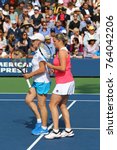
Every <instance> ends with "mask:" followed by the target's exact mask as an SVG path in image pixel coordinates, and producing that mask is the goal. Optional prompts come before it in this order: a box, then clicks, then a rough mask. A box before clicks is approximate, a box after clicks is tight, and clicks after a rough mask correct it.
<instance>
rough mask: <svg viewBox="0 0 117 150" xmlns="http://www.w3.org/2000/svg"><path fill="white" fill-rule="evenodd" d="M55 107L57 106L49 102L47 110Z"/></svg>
mask: <svg viewBox="0 0 117 150" xmlns="http://www.w3.org/2000/svg"><path fill="white" fill-rule="evenodd" d="M55 107H57V104H55V103H53V102H50V103H49V108H50V110H53V109H54V108H55Z"/></svg>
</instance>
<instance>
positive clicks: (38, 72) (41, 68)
mask: <svg viewBox="0 0 117 150" xmlns="http://www.w3.org/2000/svg"><path fill="white" fill-rule="evenodd" d="M30 39H31V40H32V45H33V49H34V50H33V51H35V54H34V56H33V59H32V72H30V73H27V74H24V77H25V78H26V79H28V78H31V77H32V78H33V84H32V87H31V88H30V89H29V92H28V93H27V95H26V103H27V105H28V106H29V107H30V108H31V110H32V111H33V112H34V114H35V116H36V119H37V123H36V125H35V128H34V129H33V130H32V134H33V135H40V134H47V133H48V129H47V118H48V112H47V108H46V98H47V93H48V91H49V89H50V77H49V74H48V69H47V66H46V62H45V59H44V57H43V55H42V53H43V49H42V48H41V47H40V44H41V43H42V42H43V41H44V36H43V35H42V34H40V33H35V34H34V35H33V36H31V37H30ZM40 51H41V52H40ZM35 97H37V100H38V106H37V105H36V104H35V102H34V98H35ZM38 109H40V113H41V114H40V113H39V111H38Z"/></svg>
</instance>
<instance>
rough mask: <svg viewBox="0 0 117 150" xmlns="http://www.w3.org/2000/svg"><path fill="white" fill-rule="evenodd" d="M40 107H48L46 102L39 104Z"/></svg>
mask: <svg viewBox="0 0 117 150" xmlns="http://www.w3.org/2000/svg"><path fill="white" fill-rule="evenodd" d="M38 106H39V108H43V107H46V103H45V102H43V103H40V102H38Z"/></svg>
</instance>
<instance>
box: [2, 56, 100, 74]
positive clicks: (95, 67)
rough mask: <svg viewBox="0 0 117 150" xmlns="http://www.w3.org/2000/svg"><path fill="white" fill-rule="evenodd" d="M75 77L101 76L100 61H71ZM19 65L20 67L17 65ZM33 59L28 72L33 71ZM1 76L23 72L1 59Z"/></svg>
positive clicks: (8, 61) (7, 60)
mask: <svg viewBox="0 0 117 150" xmlns="http://www.w3.org/2000/svg"><path fill="white" fill-rule="evenodd" d="M71 63H72V73H73V75H74V76H100V59H71ZM17 65H19V64H18V63H17ZM31 66H32V65H31V59H30V60H29V64H28V66H27V72H30V71H31ZM0 76H22V74H21V72H20V71H19V70H18V69H16V68H14V67H13V64H12V62H11V60H10V59H6V58H5V59H0Z"/></svg>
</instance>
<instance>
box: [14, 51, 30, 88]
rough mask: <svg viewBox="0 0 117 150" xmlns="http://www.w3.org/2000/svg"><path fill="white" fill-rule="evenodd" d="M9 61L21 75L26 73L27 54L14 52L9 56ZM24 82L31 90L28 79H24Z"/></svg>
mask: <svg viewBox="0 0 117 150" xmlns="http://www.w3.org/2000/svg"><path fill="white" fill-rule="evenodd" d="M11 61H12V63H13V66H14V67H15V68H16V69H18V70H20V71H21V73H22V74H25V73H26V72H27V66H28V58H27V54H26V53H25V52H24V51H22V50H14V51H13V52H12V54H11ZM26 82H27V84H28V87H29V88H31V84H30V81H29V79H26Z"/></svg>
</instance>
